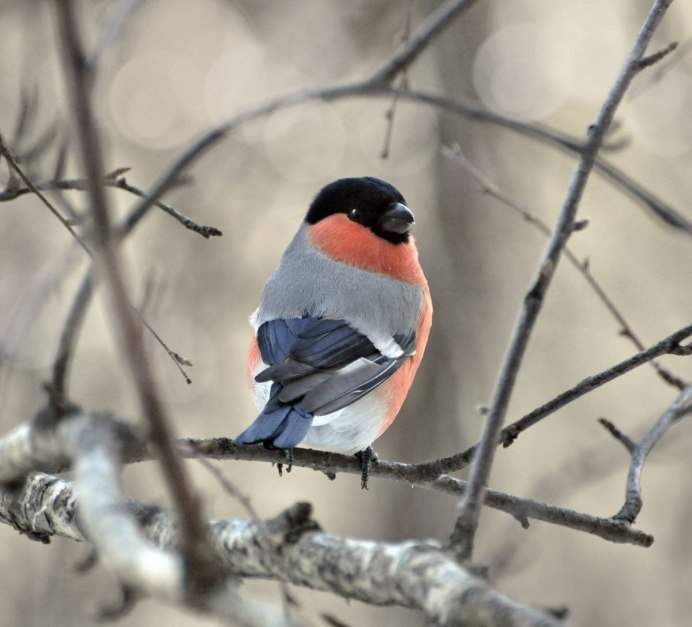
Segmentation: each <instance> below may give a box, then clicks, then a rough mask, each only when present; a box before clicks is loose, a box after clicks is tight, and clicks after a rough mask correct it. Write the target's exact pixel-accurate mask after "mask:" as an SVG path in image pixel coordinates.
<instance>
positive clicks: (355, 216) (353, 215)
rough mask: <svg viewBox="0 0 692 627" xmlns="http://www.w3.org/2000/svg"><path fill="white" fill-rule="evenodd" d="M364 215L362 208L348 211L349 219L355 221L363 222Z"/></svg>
mask: <svg viewBox="0 0 692 627" xmlns="http://www.w3.org/2000/svg"><path fill="white" fill-rule="evenodd" d="M363 217H364V216H363V212H362V211H361V210H360V209H351V211H349V212H348V218H349V220H353V221H354V222H363Z"/></svg>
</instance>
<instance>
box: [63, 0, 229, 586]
mask: <svg viewBox="0 0 692 627" xmlns="http://www.w3.org/2000/svg"><path fill="white" fill-rule="evenodd" d="M56 13H57V22H58V29H59V33H60V44H61V52H62V55H63V62H64V67H65V72H66V76H67V80H68V82H69V89H68V92H69V94H70V98H71V103H72V109H73V115H74V125H75V129H76V132H77V136H78V139H79V144H80V147H81V159H82V165H83V167H84V171H85V172H86V174H87V180H88V181H89V196H90V198H91V215H92V218H93V231H92V241H93V247H94V263H95V267H96V269H97V276H99V277H100V278H101V279H102V280H103V282H104V285H105V286H106V288H107V292H108V295H109V298H110V305H111V309H112V311H113V316H114V321H113V322H114V328H115V332H116V335H117V337H118V339H119V343H120V345H121V347H122V349H123V352H124V357H125V358H126V360H127V363H128V365H129V367H130V370H131V374H132V378H133V385H134V386H135V389H136V391H137V394H138V396H139V402H140V405H141V407H142V410H143V414H144V416H145V417H146V419H147V420H148V423H149V429H150V431H151V436H152V439H153V441H154V442H155V444H156V447H157V449H158V452H159V456H160V460H161V464H162V467H163V471H164V476H165V477H166V480H167V482H168V486H169V489H170V490H171V493H172V496H173V499H174V502H175V504H176V510H177V512H178V515H179V517H180V524H181V527H182V530H183V533H182V537H183V543H182V547H181V549H182V552H183V556H184V558H185V566H186V576H187V577H188V581H189V584H190V592H191V594H192V596H193V598H194V595H195V594H199V593H202V592H204V591H206V590H208V589H210V588H214V587H216V586H218V585H219V584H220V583H221V581H222V577H221V573H220V571H219V570H218V568H217V567H216V565H215V561H214V555H213V552H212V550H211V547H210V546H209V543H208V541H207V529H206V527H205V525H204V521H203V518H202V515H201V512H200V506H199V502H198V498H197V495H196V494H195V492H194V490H193V488H192V485H191V483H190V480H189V478H188V476H187V473H186V472H185V468H184V466H183V463H182V460H181V458H180V455H179V454H178V451H177V448H176V445H175V436H174V434H173V431H172V428H171V426H170V424H169V421H168V418H167V416H166V413H165V411H164V407H163V404H162V403H161V400H160V397H159V394H158V386H157V385H156V381H155V380H154V378H153V374H152V371H151V367H150V365H149V360H148V357H147V353H146V351H145V350H144V343H143V333H142V325H141V323H140V320H139V319H138V318H137V316H136V314H135V312H134V311H133V309H132V307H131V306H130V303H129V300H128V296H127V289H126V287H125V278H124V275H123V271H122V268H121V264H120V259H119V257H118V255H117V253H116V249H115V246H114V244H113V239H112V229H111V223H110V215H109V210H108V204H107V201H106V194H105V190H104V187H103V185H102V183H101V181H102V178H103V162H102V152H101V141H100V137H99V134H98V131H97V128H96V122H95V120H94V117H93V113H92V108H91V87H92V84H93V79H94V77H93V75H92V74H91V73H90V71H89V68H88V65H87V62H86V58H85V55H84V51H83V48H82V44H81V41H80V36H79V33H78V30H77V16H76V14H75V9H74V6H73V3H72V1H71V0H58V1H57V2H56Z"/></svg>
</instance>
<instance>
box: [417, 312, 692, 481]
mask: <svg viewBox="0 0 692 627" xmlns="http://www.w3.org/2000/svg"><path fill="white" fill-rule="evenodd" d="M690 336H692V324H689V325H687V326H686V327H683V328H682V329H680V330H678V331H676V332H675V333H673V334H672V335H669V336H668V337H666V338H664V339H662V340H661V341H660V342H657V343H656V344H654V345H653V346H651V347H649V348H647V349H646V350H643V351H641V352H639V353H637V354H636V355H633V356H632V357H629V358H628V359H625V360H624V361H621V362H620V363H618V364H615V365H614V366H611V367H610V368H607V369H606V370H603V371H601V372H599V373H597V374H594V375H591V376H590V377H586V378H585V379H582V380H581V381H580V382H579V383H577V384H576V385H574V386H572V387H571V388H570V389H569V390H565V391H564V392H562V393H561V394H558V395H557V396H556V397H555V398H553V399H551V400H549V401H548V402H546V403H543V405H541V406H540V407H537V408H536V409H534V410H532V411H530V412H529V413H528V414H526V415H525V416H523V417H522V418H520V419H519V420H516V421H515V422H513V423H512V424H510V425H507V426H506V427H505V428H504V429H503V430H502V432H501V434H500V439H499V442H498V445H499V444H502V445H503V446H504V447H507V446H510V445H511V444H513V443H514V441H515V440H516V439H517V438H518V437H519V435H520V434H521V433H522V432H523V431H526V430H527V429H528V428H529V427H532V426H534V425H535V424H537V423H539V422H540V421H541V420H543V419H544V418H546V417H548V416H550V415H551V414H553V413H555V412H556V411H557V410H558V409H562V408H563V407H564V406H565V405H568V404H569V403H572V402H574V401H576V400H577V399H578V398H581V397H582V396H584V395H585V394H588V393H589V392H593V391H594V390H596V389H597V388H599V387H601V386H602V385H605V384H606V383H609V382H610V381H613V380H614V379H617V378H618V377H620V376H622V375H624V374H626V373H627V372H629V371H630V370H634V369H635V368H637V367H638V366H641V365H642V364H645V363H647V362H649V361H651V360H652V359H656V358H657V357H660V356H661V355H665V354H671V355H672V354H675V349H676V348H677V347H679V346H680V342H682V341H683V340H685V339H687V338H688V337H690ZM477 451H478V444H474V445H473V446H472V447H470V448H468V449H466V450H465V451H462V452H461V453H457V454H455V455H451V456H449V457H443V458H441V459H437V460H433V461H430V462H424V463H422V464H418V466H419V468H420V469H421V471H423V472H429V473H433V474H434V473H436V472H437V473H438V474H441V473H449V472H456V471H458V470H463V469H464V468H466V467H467V466H468V465H469V463H470V462H471V461H472V460H473V458H474V456H475V455H476V453H477Z"/></svg>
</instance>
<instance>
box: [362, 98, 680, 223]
mask: <svg viewBox="0 0 692 627" xmlns="http://www.w3.org/2000/svg"><path fill="white" fill-rule="evenodd" d="M392 91H396V93H398V94H399V96H400V98H401V99H402V100H409V101H412V102H419V103H421V104H426V105H430V106H434V107H437V108H439V109H442V110H444V111H447V112H449V113H454V114H455V115H460V116H463V117H467V118H470V119H472V120H476V121H478V122H485V123H487V124H494V125H495V126H500V127H502V128H505V129H507V130H509V131H512V132H514V133H518V134H520V135H524V136H525V137H529V138H532V139H536V140H539V141H541V142H544V143H546V144H549V145H551V146H555V147H556V148H559V149H561V150H563V151H565V152H569V153H574V154H581V152H582V150H583V148H584V144H583V142H582V141H580V140H578V139H576V138H574V137H571V136H570V135H567V134H566V133H563V132H561V131H558V130H556V129H551V128H549V127H547V126H544V125H542V124H536V123H527V122H522V121H520V120H514V119H512V118H506V117H503V116H501V115H499V114H497V113H494V112H492V111H488V110H487V109H485V108H484V107H483V106H481V105H480V104H478V103H476V102H472V101H470V100H468V99H464V98H459V97H455V98H454V99H450V98H445V97H444V96H438V95H436V94H429V93H426V92H420V91H415V90H407V91H403V90H395V88H393V87H390V88H388V89H387V90H386V92H384V93H386V94H388V93H390V92H392ZM364 95H372V96H378V95H381V94H380V93H373V94H364ZM594 169H596V170H597V171H598V172H599V173H600V174H601V175H602V176H604V177H605V179H606V180H607V181H609V182H610V183H612V184H613V185H614V186H615V187H616V188H617V189H619V190H621V191H623V192H624V193H626V194H628V195H629V196H631V197H632V198H633V199H634V200H636V201H637V202H638V203H640V204H642V205H643V206H644V207H646V208H647V209H649V210H650V211H651V212H652V213H653V214H654V216H655V217H656V218H658V219H660V220H662V221H663V222H664V223H665V224H668V225H669V226H672V227H674V228H676V229H678V230H680V231H683V232H684V233H686V234H687V235H692V222H691V221H690V220H689V219H688V218H686V217H685V216H683V215H682V214H681V213H680V212H679V211H677V210H675V209H674V208H673V207H672V206H671V205H669V204H668V203H666V202H664V201H663V200H661V199H660V198H658V197H656V196H655V195H654V194H653V193H652V192H650V191H649V190H646V189H644V188H643V187H642V186H641V185H640V184H639V183H638V182H637V181H635V180H634V179H633V178H632V177H630V176H628V175H627V174H625V173H624V172H623V171H622V170H620V169H619V168H617V167H616V166H615V165H613V164H612V163H609V162H608V161H605V160H604V159H602V158H599V157H596V160H595V162H594Z"/></svg>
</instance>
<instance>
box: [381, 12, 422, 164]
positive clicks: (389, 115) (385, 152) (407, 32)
mask: <svg viewBox="0 0 692 627" xmlns="http://www.w3.org/2000/svg"><path fill="white" fill-rule="evenodd" d="M414 1H415V0H409V3H408V8H407V9H406V21H405V22H404V32H403V34H402V36H401V43H402V44H405V43H406V42H407V41H408V40H409V38H410V37H411V14H412V13H413V3H414ZM399 83H400V85H401V87H402V88H403V89H406V88H407V87H408V75H407V73H406V70H403V71H402V72H401V75H400V76H399ZM398 104H399V95H398V94H394V96H393V97H392V103H391V104H390V105H389V108H388V109H387V111H386V113H385V120H386V124H387V127H386V129H385V132H384V143H383V145H382V150H381V152H380V159H388V158H389V151H390V148H391V146H392V137H393V135H394V116H395V115H396V108H397V105H398Z"/></svg>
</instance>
